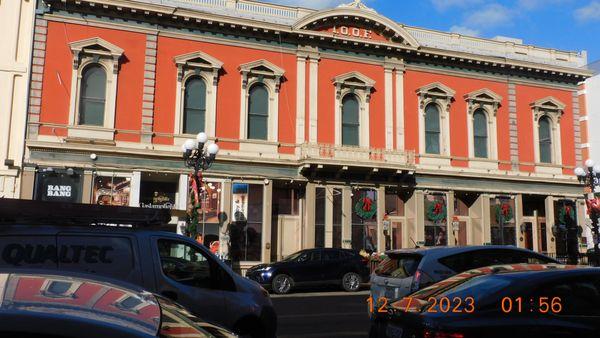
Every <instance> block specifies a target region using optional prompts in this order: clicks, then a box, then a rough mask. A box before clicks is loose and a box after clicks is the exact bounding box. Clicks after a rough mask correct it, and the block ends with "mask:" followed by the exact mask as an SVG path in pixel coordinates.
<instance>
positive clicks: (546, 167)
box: [535, 163, 563, 175]
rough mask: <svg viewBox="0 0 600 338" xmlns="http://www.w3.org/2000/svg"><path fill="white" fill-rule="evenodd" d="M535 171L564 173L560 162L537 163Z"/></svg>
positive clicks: (553, 173)
mask: <svg viewBox="0 0 600 338" xmlns="http://www.w3.org/2000/svg"><path fill="white" fill-rule="evenodd" d="M535 172H536V173H540V174H552V175H562V173H563V167H562V165H559V164H549V163H536V164H535Z"/></svg>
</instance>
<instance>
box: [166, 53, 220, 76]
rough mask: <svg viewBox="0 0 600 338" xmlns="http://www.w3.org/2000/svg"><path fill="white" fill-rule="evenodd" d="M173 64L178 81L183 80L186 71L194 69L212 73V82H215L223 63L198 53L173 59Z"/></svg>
mask: <svg viewBox="0 0 600 338" xmlns="http://www.w3.org/2000/svg"><path fill="white" fill-rule="evenodd" d="M175 64H176V65H177V76H178V79H179V81H181V80H182V79H183V77H184V76H185V73H186V71H187V70H194V69H198V70H203V71H209V72H212V75H213V81H217V80H218V78H219V77H218V75H219V70H220V69H221V68H223V62H221V61H219V60H217V59H216V58H214V57H212V56H210V55H208V54H206V53H204V52H200V51H197V52H193V53H188V54H184V55H180V56H177V57H175Z"/></svg>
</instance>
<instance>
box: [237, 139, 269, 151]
mask: <svg viewBox="0 0 600 338" xmlns="http://www.w3.org/2000/svg"><path fill="white" fill-rule="evenodd" d="M278 149H279V143H278V142H270V141H261V140H242V141H240V151H242V152H252V153H267V154H276V153H277V150H278Z"/></svg>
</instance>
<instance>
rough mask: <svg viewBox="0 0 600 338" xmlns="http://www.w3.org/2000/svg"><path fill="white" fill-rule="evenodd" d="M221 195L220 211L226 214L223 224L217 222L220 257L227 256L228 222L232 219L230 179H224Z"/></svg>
mask: <svg viewBox="0 0 600 338" xmlns="http://www.w3.org/2000/svg"><path fill="white" fill-rule="evenodd" d="M221 196H222V201H223V205H222V206H221V210H222V212H223V213H224V214H225V215H226V218H224V222H223V224H219V227H220V228H219V243H220V245H219V253H220V254H221V256H222V257H227V258H229V239H230V238H229V233H228V230H229V224H231V220H232V219H233V215H231V214H230V212H231V209H232V208H231V181H230V180H226V181H225V182H223V185H222V186H221Z"/></svg>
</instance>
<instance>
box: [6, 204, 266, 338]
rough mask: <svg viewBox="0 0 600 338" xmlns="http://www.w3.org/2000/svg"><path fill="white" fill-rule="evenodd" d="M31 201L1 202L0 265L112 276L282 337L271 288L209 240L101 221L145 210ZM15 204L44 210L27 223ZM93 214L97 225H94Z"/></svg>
mask: <svg viewBox="0 0 600 338" xmlns="http://www.w3.org/2000/svg"><path fill="white" fill-rule="evenodd" d="M29 202H31V201H29ZM29 202H27V201H8V200H0V268H8V269H14V270H18V269H23V268H45V269H53V270H59V271H79V272H88V273H92V274H95V275H99V276H106V277H110V278H114V279H118V280H122V281H125V282H129V283H132V284H135V285H139V286H140V287H143V288H144V289H146V290H149V291H150V292H154V293H156V294H160V295H162V296H164V297H167V298H169V299H172V300H174V301H176V302H178V303H180V304H181V305H183V306H184V307H185V308H187V309H189V310H190V311H191V312H192V313H193V314H194V315H196V316H198V317H200V318H203V319H206V320H209V321H211V322H214V323H218V324H220V325H222V326H224V327H226V328H228V329H230V330H232V331H234V332H236V333H238V334H250V335H251V336H253V337H274V336H275V333H276V327H277V316H276V314H275V310H274V309H273V304H272V302H271V299H270V298H269V293H268V292H267V291H266V290H265V289H264V288H262V287H261V286H260V285H258V284H257V283H255V282H253V281H251V280H248V279H247V278H243V277H242V276H240V275H239V274H237V273H235V272H233V271H232V270H231V269H230V268H229V267H228V266H227V265H226V264H224V263H223V262H222V261H221V260H220V259H218V258H217V257H216V256H215V255H213V254H212V253H211V252H210V250H209V249H208V248H206V247H205V246H203V245H201V244H199V243H197V242H196V241H194V240H192V239H191V238H188V237H184V236H181V235H177V234H175V233H172V232H166V231H158V230H156V228H155V227H146V226H134V227H122V226H107V225H102V224H103V223H100V222H106V223H115V224H128V223H124V222H129V221H130V219H133V218H135V217H134V214H135V213H142V211H144V210H141V211H140V210H139V209H138V208H121V207H108V206H85V205H77V204H63V203H39V202H33V203H34V204H32V205H30V203H29ZM25 208H26V209H25ZM33 208H37V209H40V208H43V209H44V210H45V209H48V210H47V211H48V212H50V213H51V214H54V215H56V216H53V217H50V216H48V217H38V216H43V215H39V214H40V213H41V212H40V211H39V210H35V211H34V210H33ZM12 209H15V210H18V209H21V210H32V212H31V214H32V215H33V214H36V215H35V217H33V216H32V218H31V219H29V218H26V221H19V220H20V218H19V217H15V218H11V217H10V215H9V214H10V212H11V210H12ZM7 215H8V216H7ZM115 215H116V216H115ZM17 216H18V215H17ZM25 216H28V215H25ZM117 216H118V217H126V218H127V220H124V221H120V220H118V219H117V218H115V217H117ZM169 218H170V216H169ZM84 220H88V221H87V223H86V221H84ZM89 220H93V221H94V222H96V223H97V224H96V225H90V223H89ZM66 224H69V225H66ZM86 224H87V225H86Z"/></svg>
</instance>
